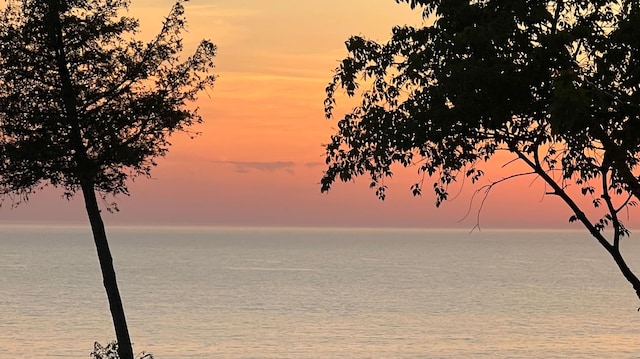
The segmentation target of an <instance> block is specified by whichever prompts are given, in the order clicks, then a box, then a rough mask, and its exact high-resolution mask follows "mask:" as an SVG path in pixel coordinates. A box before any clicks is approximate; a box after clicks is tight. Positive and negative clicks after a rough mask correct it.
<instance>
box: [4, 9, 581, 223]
mask: <svg viewBox="0 0 640 359" xmlns="http://www.w3.org/2000/svg"><path fill="white" fill-rule="evenodd" d="M172 3H173V2H172V1H170V0H133V1H132V5H131V8H130V13H131V14H132V15H134V16H137V17H139V18H140V19H141V23H142V31H141V34H140V36H141V37H142V38H144V39H150V38H151V37H152V36H153V35H154V34H155V33H156V32H157V31H158V30H159V28H160V25H161V21H162V18H163V16H164V15H166V14H167V13H168V11H169V9H170V7H171V5H172ZM186 13H187V18H188V21H189V33H188V34H187V35H186V39H185V45H186V48H187V52H188V51H189V50H192V49H193V48H194V46H195V45H196V44H197V42H198V41H199V40H200V39H201V38H209V39H211V40H212V41H213V42H215V43H216V44H217V45H218V50H219V52H218V56H217V58H216V63H217V71H216V72H217V74H218V75H219V79H218V81H217V83H216V86H215V88H214V89H213V90H211V91H208V93H207V94H202V96H201V100H200V101H199V102H198V103H197V106H198V107H200V111H201V114H202V115H203V117H204V119H205V124H203V125H201V126H199V127H197V130H198V131H201V132H202V136H200V137H198V138H197V139H195V140H189V139H186V138H185V137H184V136H177V137H176V138H174V140H173V141H172V142H173V147H172V149H171V151H170V153H169V155H168V156H167V157H166V158H165V159H162V160H160V161H159V165H158V167H157V168H156V169H155V171H154V172H153V176H154V178H153V179H150V180H149V179H138V180H137V181H135V182H134V183H132V184H131V194H132V196H131V197H129V198H118V199H117V200H118V203H119V207H120V212H119V213H116V214H108V213H106V214H105V221H106V222H107V224H150V225H154V224H163V225H229V226H247V225H248V226H251V225H255V226H265V225H267V226H357V227H363V226H364V227H368V226H392V227H402V226H405V227H461V228H469V229H471V228H472V227H473V226H474V224H475V222H476V213H477V209H478V207H477V206H475V205H474V206H472V210H471V213H470V215H469V216H468V217H467V218H466V219H464V220H462V221H460V220H461V219H462V218H463V217H464V216H465V214H466V213H467V210H468V208H469V205H470V201H471V193H472V192H473V190H474V189H475V188H477V187H474V186H472V185H471V184H470V183H467V184H464V186H462V185H460V186H459V187H460V188H461V189H460V194H459V196H457V198H456V199H455V200H454V201H451V202H449V203H445V204H444V205H443V206H442V208H439V209H436V208H435V205H434V197H433V195H432V194H431V192H430V190H429V188H428V186H427V188H426V190H425V194H424V195H423V197H421V198H413V197H412V196H411V194H410V191H409V186H410V185H411V184H412V183H414V182H415V181H416V180H417V178H418V177H417V170H416V169H415V168H408V169H400V168H398V170H397V175H396V176H395V177H394V179H393V180H392V181H388V182H387V184H388V185H389V186H390V190H389V192H388V198H387V200H386V201H384V202H381V201H379V200H378V199H377V198H376V197H375V195H374V193H373V191H372V190H370V189H369V188H368V186H367V184H368V181H367V179H366V178H361V179H357V180H356V181H355V182H354V183H340V184H337V185H336V186H335V188H334V189H333V190H332V191H331V192H330V193H329V194H321V193H320V186H319V184H318V182H319V180H320V178H321V176H322V171H323V163H324V157H323V148H322V143H325V142H327V140H328V139H329V136H330V135H331V134H332V132H333V127H334V125H335V121H334V120H325V119H324V113H323V107H322V104H323V99H324V96H325V94H324V88H325V86H326V84H327V82H328V81H329V80H330V78H331V76H332V70H333V69H334V68H335V67H336V66H337V64H338V61H339V60H340V59H341V58H343V57H344V56H345V55H346V51H345V49H344V41H345V40H346V39H347V38H348V37H349V36H350V35H364V36H366V37H368V38H372V39H375V40H380V41H384V40H386V39H388V37H389V36H390V31H391V27H392V26H393V25H395V24H413V25H419V24H421V23H422V20H421V18H420V13H419V11H411V10H410V9H409V7H408V6H407V5H406V4H396V3H395V2H394V1H393V0H349V1H345V0H324V1H321V2H319V1H314V2H312V1H300V0H269V1H265V0H216V1H211V0H191V1H190V2H188V3H187V4H186ZM194 106H195V105H194ZM347 110H349V106H348V104H346V103H345V102H344V101H343V102H339V103H338V112H337V114H340V113H344V112H345V111H347ZM507 161H508V158H504V159H501V160H498V161H496V162H495V163H494V164H493V167H495V168H499V166H500V165H502V164H504V163H505V162H507ZM508 170H511V167H509V168H508ZM488 172H489V176H488V178H489V179H493V180H495V179H498V178H500V177H501V176H502V174H501V173H507V172H505V171H504V170H503V171H502V172H500V171H499V170H498V171H495V170H494V171H488ZM531 181H532V179H522V180H517V181H513V182H511V183H506V184H504V185H502V186H500V187H496V188H495V189H494V190H493V191H492V193H491V195H490V197H489V198H488V200H487V201H486V203H485V205H484V208H483V211H482V213H481V222H480V223H481V225H482V226H483V227H486V228H491V227H493V228H495V227H510V228H513V227H527V228H538V227H561V228H579V227H578V226H577V225H575V224H574V225H569V224H568V223H567V219H568V218H569V216H570V213H569V211H568V209H567V208H566V207H565V206H564V205H563V204H562V203H561V202H560V201H559V200H558V199H556V198H551V197H544V196H543V194H544V187H543V186H542V185H541V183H540V181H536V182H533V183H532V182H531ZM484 183H486V182H484ZM476 203H477V202H476ZM0 217H1V219H0V221H3V222H35V223H50V222H62V223H85V222H86V219H85V213H84V209H83V204H82V203H81V202H80V201H79V200H78V199H75V200H72V201H66V200H64V199H63V198H61V197H60V193H59V192H58V191H55V190H46V191H44V192H42V193H40V194H37V195H35V196H33V197H32V198H31V200H30V201H29V202H28V203H26V204H23V205H21V206H19V207H18V208H14V209H10V203H7V202H5V204H4V206H3V209H2V210H0Z"/></svg>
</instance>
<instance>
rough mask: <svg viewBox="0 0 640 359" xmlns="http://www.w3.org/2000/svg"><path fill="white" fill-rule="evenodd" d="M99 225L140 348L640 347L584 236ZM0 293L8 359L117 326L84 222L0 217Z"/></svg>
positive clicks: (226, 358) (307, 354)
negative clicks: (104, 229) (14, 221)
mask: <svg viewBox="0 0 640 359" xmlns="http://www.w3.org/2000/svg"><path fill="white" fill-rule="evenodd" d="M108 235H109V238H110V244H111V250H112V253H113V257H114V264H115V267H116V271H117V275H118V281H119V285H120V291H121V295H122V298H123V302H124V306H125V311H126V314H127V318H128V324H129V329H130V333H131V338H132V341H133V343H134V351H136V352H140V351H143V350H144V351H148V352H151V353H153V354H154V357H155V358H156V359H187V358H199V359H202V358H205V359H206V358H221V359H232V358H233V359H235V358H243V359H244V358H292V359H293V358H296V359H298V358H492V359H495V358H638V357H640V312H638V311H637V309H638V307H640V301H639V300H638V298H636V297H635V294H634V292H633V290H632V288H631V287H630V285H629V284H627V282H626V281H625V280H624V278H623V277H622V275H621V274H620V273H619V271H618V269H617V268H616V266H615V264H614V263H613V261H612V260H611V259H610V258H609V257H608V256H607V254H606V253H605V251H604V250H603V249H601V248H600V247H599V246H598V244H597V243H596V242H595V240H593V239H592V238H590V237H589V236H588V235H587V234H586V233H585V232H581V231H573V232H571V231H525V230H519V231H516V230H499V231H498V230H495V231H491V230H486V231H482V232H473V233H469V232H468V231H467V230H462V231H459V230H409V229H407V230H402V229H299V228H187V227H184V228H177V227H176V228H172V227H166V228H162V227H159V228H152V227H111V228H108ZM624 250H625V253H626V255H627V256H628V257H629V258H631V259H633V260H632V261H631V266H632V267H635V268H636V269H637V270H640V243H638V241H637V239H636V238H635V237H633V236H632V237H631V238H628V239H627V240H626V241H625V243H624ZM0 289H1V292H0V358H2V359H4V358H7V359H16V358H31V359H42V358H89V353H90V352H91V350H92V347H93V343H94V341H98V342H100V343H103V344H106V343H107V342H108V341H110V340H113V339H114V337H115V335H114V334H113V329H112V325H111V317H110V314H109V311H108V305H107V300H106V296H105V294H104V289H103V287H102V279H101V276H100V270H99V266H98V259H97V257H96V252H95V248H94V246H93V241H92V238H91V235H90V231H89V229H88V228H85V227H63V226H20V225H14V226H9V225H4V226H0Z"/></svg>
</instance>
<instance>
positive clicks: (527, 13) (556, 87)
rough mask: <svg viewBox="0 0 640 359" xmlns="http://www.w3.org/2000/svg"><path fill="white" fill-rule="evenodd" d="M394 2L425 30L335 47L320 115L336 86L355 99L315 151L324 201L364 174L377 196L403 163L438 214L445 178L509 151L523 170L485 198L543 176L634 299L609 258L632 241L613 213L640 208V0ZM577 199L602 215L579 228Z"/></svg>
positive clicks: (621, 263)
mask: <svg viewBox="0 0 640 359" xmlns="http://www.w3.org/2000/svg"><path fill="white" fill-rule="evenodd" d="M396 2H398V3H400V2H405V3H408V4H409V5H410V6H411V7H412V8H416V7H422V9H423V17H424V20H425V22H428V21H431V20H433V24H432V25H428V26H423V27H411V26H397V27H395V28H394V29H393V35H392V37H391V39H390V40H389V41H388V42H386V43H383V44H381V43H377V42H374V41H370V40H367V39H365V38H363V37H360V36H354V37H351V38H350V39H349V40H348V41H347V42H346V45H347V50H348V51H349V56H348V57H346V58H345V59H344V60H342V62H341V64H340V66H339V67H338V68H337V69H336V71H335V75H334V77H333V79H332V81H331V82H330V83H329V85H328V86H327V88H326V92H327V98H326V100H325V111H326V115H327V117H328V118H330V117H332V114H333V111H334V106H335V105H336V91H337V90H339V89H340V88H342V89H343V90H344V91H345V92H346V93H347V95H349V96H356V95H358V96H359V98H360V99H361V101H360V103H359V105H358V106H356V107H355V108H354V109H353V110H352V111H351V112H349V113H347V114H346V115H345V116H344V117H343V118H342V119H340V120H339V121H338V129H337V133H336V134H334V135H333V136H331V141H330V142H329V143H328V144H327V145H326V163H327V170H326V171H325V173H324V176H323V178H322V180H321V184H322V191H323V192H326V191H328V190H329V189H330V188H331V187H332V185H333V184H334V183H335V181H336V180H341V181H349V180H351V179H352V178H353V177H355V176H362V175H366V176H369V178H370V179H371V182H370V183H371V185H370V186H371V187H372V188H376V193H377V195H378V196H379V197H380V198H381V199H384V198H385V190H386V186H385V185H384V179H385V178H386V177H390V176H391V175H392V174H393V172H392V165H393V164H401V165H403V166H405V167H407V166H416V167H417V168H418V171H419V172H420V173H421V174H422V179H421V180H420V181H418V182H417V183H416V184H414V185H413V186H412V187H411V190H412V191H413V193H414V195H419V194H421V193H422V187H423V184H424V179H425V178H426V176H430V177H432V178H434V183H433V188H434V190H435V194H436V205H440V204H441V203H442V201H445V200H447V198H448V196H449V193H448V186H449V185H450V184H451V183H452V182H454V181H456V180H457V179H458V178H460V177H465V176H466V177H471V179H472V181H474V182H475V181H477V180H478V179H480V178H481V176H482V175H483V174H484V172H483V171H482V169H481V168H480V166H481V164H482V163H483V162H485V161H487V160H489V159H490V158H492V157H493V156H494V155H495V154H496V153H497V151H507V152H509V153H511V154H513V155H514V160H515V161H521V162H522V163H524V164H526V166H527V167H528V168H529V169H530V171H528V172H522V173H514V174H512V175H509V176H506V177H504V178H502V179H500V180H498V181H494V182H490V184H488V185H485V186H483V187H482V188H481V189H484V190H485V196H486V195H487V194H488V191H490V190H491V188H492V187H493V186H495V185H496V184H498V183H501V182H503V181H505V180H508V179H510V178H514V177H519V176H536V177H538V178H541V179H542V180H543V181H544V182H545V185H546V186H547V188H548V189H549V191H548V192H547V194H549V195H555V196H558V197H559V198H560V199H561V200H562V201H564V202H565V203H566V204H567V206H568V207H569V208H570V209H571V211H572V212H573V215H572V216H571V217H570V221H579V222H581V223H582V224H583V225H584V226H585V228H586V229H587V230H588V231H589V233H590V234H591V235H592V236H593V237H594V238H595V239H597V241H598V242H599V243H600V244H601V245H602V246H603V247H604V248H605V249H606V250H607V251H608V252H609V254H610V255H611V256H612V258H613V259H614V260H615V262H616V264H617V265H618V267H619V269H620V270H621V272H622V274H623V275H624V276H625V278H626V279H627V280H628V281H629V282H630V283H631V284H632V286H633V288H634V289H635V291H636V294H637V295H638V297H639V298H640V280H639V279H638V278H637V277H636V276H635V274H634V273H633V272H632V271H631V270H630V269H629V267H628V266H627V264H626V263H625V260H624V258H623V256H622V254H621V252H620V241H621V238H622V237H624V236H627V235H629V231H628V230H627V229H626V228H625V226H624V225H623V223H622V220H621V216H620V214H621V213H620V212H621V211H623V210H625V209H627V208H628V206H630V205H635V203H636V202H635V201H636V200H637V199H640V181H639V178H638V172H639V171H638V167H639V161H640V27H639V26H638V24H640V2H639V1H636V0H593V1H583V0H554V1H543V0H528V1H512V0H473V1H470V0H396ZM572 185H573V187H572ZM575 187H577V188H578V189H579V191H578V192H577V194H576V192H575V191H573V190H571V188H575ZM476 193H477V192H476ZM576 196H585V197H587V198H588V199H591V203H592V205H593V207H595V208H596V212H598V213H599V214H600V215H601V217H600V218H599V219H597V220H592V219H590V218H589V217H588V216H587V215H586V214H585V212H584V211H583V208H582V207H581V206H582V205H581V204H580V202H579V201H577V200H576ZM485 198H486V197H485ZM634 198H635V200H634ZM605 228H611V229H612V233H610V237H607V236H605V231H604V229H605Z"/></svg>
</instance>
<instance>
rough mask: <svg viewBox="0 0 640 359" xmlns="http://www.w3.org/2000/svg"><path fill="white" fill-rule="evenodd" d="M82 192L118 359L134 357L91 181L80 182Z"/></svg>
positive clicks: (131, 358)
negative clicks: (109, 311) (111, 320)
mask: <svg viewBox="0 0 640 359" xmlns="http://www.w3.org/2000/svg"><path fill="white" fill-rule="evenodd" d="M82 194H83V195H84V202H85V206H86V208H87V215H88V216H89V222H91V231H92V232H93V240H94V241H95V244H96V250H97V251H98V259H99V260H100V270H101V271H102V280H103V283H104V288H105V290H106V291H107V298H108V299H109V308H110V310H111V317H112V318H113V326H114V328H115V331H116V340H117V342H118V355H119V356H120V359H134V358H133V348H132V347H131V339H130V338H129V329H128V327H127V320H126V318H125V315H124V308H123V306H122V300H121V299H120V292H119V291H118V283H117V281H116V272H115V270H114V268H113V260H112V257H111V251H110V250H109V243H108V242H107V234H106V232H105V229H104V223H103V222H102V216H101V215H100V208H99V207H98V200H97V198H96V192H95V190H94V188H93V184H92V183H83V184H82Z"/></svg>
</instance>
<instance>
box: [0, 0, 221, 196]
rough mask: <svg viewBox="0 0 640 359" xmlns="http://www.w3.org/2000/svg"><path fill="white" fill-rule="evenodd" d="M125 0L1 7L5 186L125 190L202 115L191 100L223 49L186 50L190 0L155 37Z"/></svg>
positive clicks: (55, 0)
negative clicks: (143, 34) (141, 29)
mask: <svg viewBox="0 0 640 359" xmlns="http://www.w3.org/2000/svg"><path fill="white" fill-rule="evenodd" d="M128 5H129V1H128V0H89V1H73V0H66V1H65V0H47V1H35V0H22V1H9V2H8V3H7V6H6V7H5V8H4V9H2V12H1V13H0V135H1V137H0V157H1V161H0V191H2V193H4V194H14V195H15V194H17V195H18V196H22V197H25V198H26V196H28V194H29V193H31V192H33V191H34V190H37V189H38V188H40V187H41V186H44V185H48V184H51V185H53V186H56V187H62V188H64V189H65V191H66V193H68V194H69V195H71V194H73V193H75V192H76V191H77V190H78V189H79V187H80V186H81V183H82V182H85V183H90V184H91V185H92V186H93V187H94V188H95V189H96V190H97V191H99V192H101V193H103V194H119V193H121V194H127V182H126V180H127V179H128V178H130V177H135V176H139V175H142V176H149V173H150V170H151V168H152V167H153V166H154V165H155V159H156V158H158V157H161V156H163V155H165V154H166V152H167V150H168V147H169V145H170V143H169V137H170V136H171V135H172V134H173V133H175V132H181V131H187V132H188V129H189V127H190V126H192V125H193V124H196V123H199V122H201V121H202V119H201V117H200V115H199V114H198V112H197V110H194V109H192V108H191V107H188V106H187V104H188V103H189V102H191V101H193V100H195V99H196V96H197V94H198V92H200V91H201V90H203V89H206V88H208V87H211V86H212V85H213V82H214V80H215V77H214V75H213V74H212V70H213V62H212V61H213V57H214V55H215V51H216V47H215V46H214V45H213V44H212V43H211V42H209V41H202V42H201V43H200V45H199V46H198V48H197V49H196V51H195V53H194V54H193V55H191V56H190V57H187V58H183V57H181V52H182V48H183V44H182V40H181V33H182V32H183V31H184V27H185V19H184V7H183V1H178V2H177V3H176V4H175V5H174V6H173V8H172V10H171V12H170V13H169V15H168V16H167V17H166V18H165V20H164V23H163V27H162V29H161V31H160V33H159V34H158V35H157V36H156V37H155V38H154V39H153V40H151V41H150V42H148V43H143V42H142V41H139V40H136V39H135V34H136V32H137V29H138V25H139V24H138V21H137V20H136V19H134V18H131V17H128V16H123V15H122V14H125V13H126V12H125V11H123V10H126V8H127V7H128Z"/></svg>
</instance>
